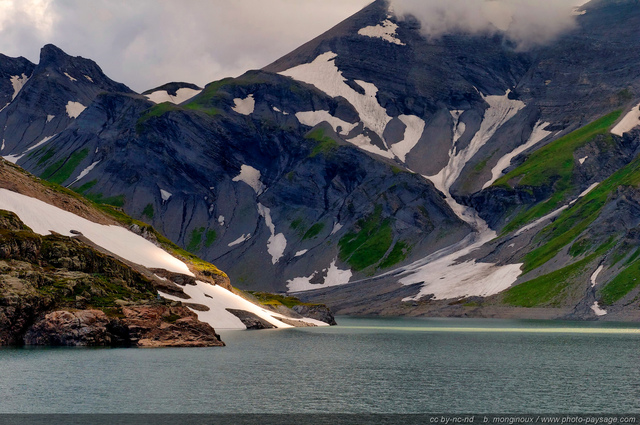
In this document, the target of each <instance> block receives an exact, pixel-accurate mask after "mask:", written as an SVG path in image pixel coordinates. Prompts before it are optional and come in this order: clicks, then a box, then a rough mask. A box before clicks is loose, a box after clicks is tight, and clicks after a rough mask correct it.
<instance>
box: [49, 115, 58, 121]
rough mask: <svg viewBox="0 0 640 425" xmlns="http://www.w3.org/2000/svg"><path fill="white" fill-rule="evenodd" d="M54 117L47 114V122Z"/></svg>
mask: <svg viewBox="0 0 640 425" xmlns="http://www.w3.org/2000/svg"><path fill="white" fill-rule="evenodd" d="M55 117H56V116H55V115H47V122H51V120H53V119H54V118H55Z"/></svg>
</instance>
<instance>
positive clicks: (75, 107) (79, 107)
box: [66, 101, 87, 118]
mask: <svg viewBox="0 0 640 425" xmlns="http://www.w3.org/2000/svg"><path fill="white" fill-rule="evenodd" d="M66 109H67V115H69V118H78V115H80V114H81V113H82V111H84V110H85V109H87V107H86V106H84V105H83V104H82V103H80V102H72V101H69V102H67V106H66Z"/></svg>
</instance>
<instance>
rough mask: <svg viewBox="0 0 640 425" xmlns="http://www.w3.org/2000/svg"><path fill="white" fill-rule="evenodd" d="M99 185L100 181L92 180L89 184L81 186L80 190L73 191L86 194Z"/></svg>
mask: <svg viewBox="0 0 640 425" xmlns="http://www.w3.org/2000/svg"><path fill="white" fill-rule="evenodd" d="M97 183H98V180H91V181H90V182H87V183H85V184H83V185H82V186H80V187H79V188H77V189H73V190H74V191H76V192H78V193H82V194H84V193H85V192H86V191H87V190H89V189H91V188H92V187H93V186H95V185H96V184H97Z"/></svg>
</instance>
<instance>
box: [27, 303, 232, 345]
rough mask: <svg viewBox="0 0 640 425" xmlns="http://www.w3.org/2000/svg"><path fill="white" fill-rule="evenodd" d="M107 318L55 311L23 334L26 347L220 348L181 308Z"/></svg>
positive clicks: (130, 310) (139, 309)
mask: <svg viewBox="0 0 640 425" xmlns="http://www.w3.org/2000/svg"><path fill="white" fill-rule="evenodd" d="M122 316H123V317H116V318H110V317H108V316H107V315H106V314H105V313H104V312H103V311H101V310H77V311H68V310H58V311H54V312H51V313H48V314H46V315H45V316H44V317H43V318H42V319H40V320H39V321H37V322H36V323H35V324H34V325H33V326H32V327H31V328H30V329H29V330H28V331H27V332H26V334H25V336H24V343H25V344H26V345H48V346H133V347H212V346H224V343H223V342H222V341H221V340H220V336H219V335H218V334H216V333H215V331H214V330H213V328H212V327H211V326H209V325H207V324H205V323H202V322H199V321H198V319H197V317H196V315H195V314H194V313H192V312H190V311H189V310H188V309H187V308H185V307H182V306H173V307H170V306H162V305H155V306H152V305H150V306H135V307H125V308H123V309H122Z"/></svg>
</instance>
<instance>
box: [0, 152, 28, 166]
mask: <svg viewBox="0 0 640 425" xmlns="http://www.w3.org/2000/svg"><path fill="white" fill-rule="evenodd" d="M23 156H24V154H20V155H7V156H3V158H4V159H5V160H6V161H9V162H10V163H12V164H17V163H18V161H19V160H20V158H22V157H23Z"/></svg>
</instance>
